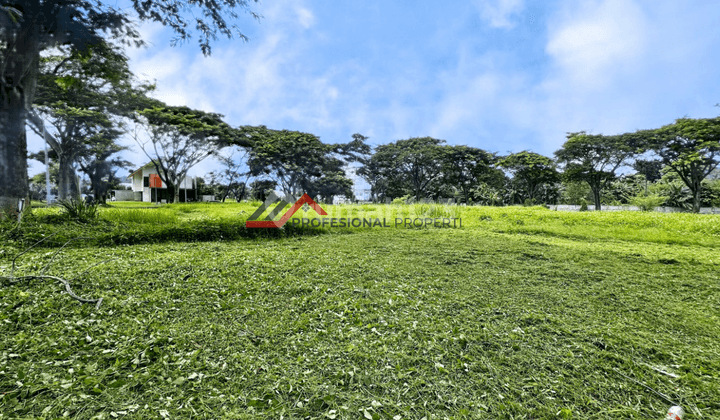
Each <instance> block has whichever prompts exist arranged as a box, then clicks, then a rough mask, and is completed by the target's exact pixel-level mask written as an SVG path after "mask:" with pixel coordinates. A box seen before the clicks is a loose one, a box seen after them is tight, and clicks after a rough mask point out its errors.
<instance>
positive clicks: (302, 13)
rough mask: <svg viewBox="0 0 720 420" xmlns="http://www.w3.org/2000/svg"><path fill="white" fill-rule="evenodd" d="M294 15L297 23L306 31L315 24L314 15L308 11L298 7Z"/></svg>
mask: <svg viewBox="0 0 720 420" xmlns="http://www.w3.org/2000/svg"><path fill="white" fill-rule="evenodd" d="M296 13H297V16H298V22H300V25H302V27H303V28H305V29H308V28H309V27H311V26H313V25H314V24H315V15H313V13H312V12H311V11H310V10H308V9H306V8H304V7H298V8H297V10H296Z"/></svg>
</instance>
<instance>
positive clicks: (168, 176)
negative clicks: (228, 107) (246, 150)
mask: <svg viewBox="0 0 720 420" xmlns="http://www.w3.org/2000/svg"><path fill="white" fill-rule="evenodd" d="M137 115H138V121H139V122H138V124H137V125H136V130H135V133H134V134H133V137H134V139H135V141H136V142H137V144H138V145H139V146H140V148H141V149H142V151H143V152H144V153H145V155H146V156H147V157H148V158H149V159H150V162H151V163H152V164H153V166H155V169H156V171H157V174H158V176H160V179H161V180H162V182H163V183H164V184H165V185H167V188H168V191H169V192H170V197H171V198H170V202H173V201H178V200H179V199H180V183H181V182H182V180H183V179H185V176H186V175H187V173H188V171H189V170H190V169H191V168H192V167H193V166H195V165H197V164H198V163H200V162H202V161H203V160H205V158H207V157H208V156H210V155H211V154H213V153H216V152H217V151H218V150H219V149H220V148H222V147H225V146H226V145H228V144H231V143H233V142H237V141H238V140H237V137H238V135H239V134H238V132H237V131H236V130H235V129H233V128H232V127H230V126H229V125H228V124H227V123H225V122H223V120H222V117H223V116H222V115H220V114H215V113H210V112H204V111H198V110H193V109H190V108H188V107H185V106H182V107H172V106H166V107H153V108H150V109H145V110H142V111H138V113H137ZM140 127H143V128H144V131H145V134H147V139H145V138H144V137H143V136H142V135H141V130H140Z"/></svg>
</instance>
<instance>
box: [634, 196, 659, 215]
mask: <svg viewBox="0 0 720 420" xmlns="http://www.w3.org/2000/svg"><path fill="white" fill-rule="evenodd" d="M666 199H667V197H663V196H660V195H656V194H650V195H638V196H635V197H633V198H632V199H631V200H630V203H631V204H632V205H634V206H638V207H639V208H640V210H642V211H653V210H655V207H658V206H662V205H663V203H664V202H665V200H666Z"/></svg>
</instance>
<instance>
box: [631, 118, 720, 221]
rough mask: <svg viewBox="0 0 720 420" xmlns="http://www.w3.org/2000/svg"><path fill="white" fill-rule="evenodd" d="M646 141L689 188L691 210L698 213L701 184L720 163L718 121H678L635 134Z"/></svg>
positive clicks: (691, 119)
mask: <svg viewBox="0 0 720 420" xmlns="http://www.w3.org/2000/svg"><path fill="white" fill-rule="evenodd" d="M635 136H640V137H642V138H644V139H645V140H646V141H647V146H648V147H650V148H651V149H653V150H654V151H655V152H656V153H657V154H658V156H660V158H661V159H662V163H663V164H664V165H665V166H667V167H668V168H669V169H670V170H671V171H673V172H674V173H676V174H677V175H678V176H679V177H680V179H682V181H683V183H684V184H685V185H686V186H687V187H688V188H689V189H690V191H691V193H692V196H693V206H692V210H693V212H695V213H698V212H699V211H700V203H701V191H702V181H703V180H704V179H705V178H706V177H707V176H708V175H709V174H710V173H711V172H712V171H713V170H714V169H715V168H717V167H718V164H719V163H720V118H700V119H693V118H679V119H677V120H675V123H673V124H669V125H665V126H663V127H661V128H659V129H656V130H643V131H638V132H636V133H635Z"/></svg>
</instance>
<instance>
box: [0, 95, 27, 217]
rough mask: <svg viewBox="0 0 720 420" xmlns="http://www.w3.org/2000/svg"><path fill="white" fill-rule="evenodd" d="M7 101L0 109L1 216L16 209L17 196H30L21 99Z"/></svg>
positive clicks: (19, 197)
mask: <svg viewBox="0 0 720 420" xmlns="http://www.w3.org/2000/svg"><path fill="white" fill-rule="evenodd" d="M17 99H19V98H17ZM8 102H9V103H7V104H3V105H5V106H3V107H2V109H0V180H2V182H0V209H2V211H0V218H1V217H3V215H5V214H12V213H16V212H17V210H18V203H19V201H20V199H23V198H24V199H27V200H29V198H30V197H29V194H30V190H29V188H28V174H27V161H26V156H27V137H26V134H25V108H24V101H22V100H21V101H8ZM26 208H27V209H29V208H30V201H27V202H26Z"/></svg>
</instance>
